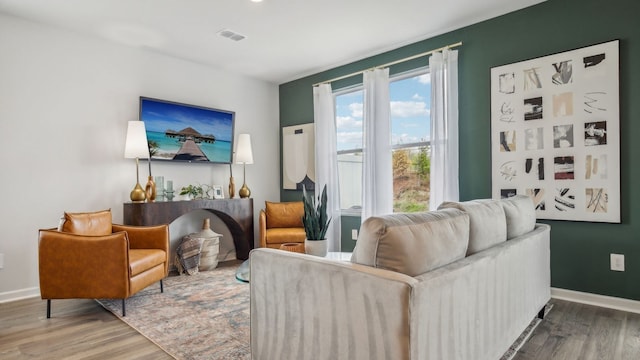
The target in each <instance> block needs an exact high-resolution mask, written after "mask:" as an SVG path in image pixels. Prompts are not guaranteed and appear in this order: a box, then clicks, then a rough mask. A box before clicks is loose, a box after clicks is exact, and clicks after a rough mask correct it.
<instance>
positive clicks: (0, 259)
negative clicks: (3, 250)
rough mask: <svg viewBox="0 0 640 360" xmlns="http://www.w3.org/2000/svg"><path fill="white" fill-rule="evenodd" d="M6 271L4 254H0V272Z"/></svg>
mask: <svg viewBox="0 0 640 360" xmlns="http://www.w3.org/2000/svg"><path fill="white" fill-rule="evenodd" d="M2 269H4V254H0V270H2Z"/></svg>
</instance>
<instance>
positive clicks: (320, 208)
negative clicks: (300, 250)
mask: <svg viewBox="0 0 640 360" xmlns="http://www.w3.org/2000/svg"><path fill="white" fill-rule="evenodd" d="M302 202H303V204H304V216H302V224H303V225H304V231H305V233H306V235H307V238H306V239H305V244H304V247H305V252H306V253H307V254H310V255H316V256H326V255H327V236H326V234H327V230H328V229H329V224H330V223H331V218H329V216H328V215H327V185H325V186H324V187H323V188H322V194H321V195H320V196H318V203H317V204H316V202H315V199H314V198H313V195H309V194H307V190H306V188H305V187H304V186H303V187H302Z"/></svg>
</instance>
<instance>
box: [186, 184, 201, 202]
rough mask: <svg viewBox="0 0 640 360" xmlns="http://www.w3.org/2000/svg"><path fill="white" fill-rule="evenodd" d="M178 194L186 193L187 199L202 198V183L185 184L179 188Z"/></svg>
mask: <svg viewBox="0 0 640 360" xmlns="http://www.w3.org/2000/svg"><path fill="white" fill-rule="evenodd" d="M180 195H188V196H189V199H191V200H194V199H202V198H203V197H204V190H203V189H202V185H191V184H189V185H187V186H183V187H182V189H180Z"/></svg>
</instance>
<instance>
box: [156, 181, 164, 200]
mask: <svg viewBox="0 0 640 360" xmlns="http://www.w3.org/2000/svg"><path fill="white" fill-rule="evenodd" d="M154 182H155V184H156V200H159V201H162V200H164V176H156V177H155V181H154Z"/></svg>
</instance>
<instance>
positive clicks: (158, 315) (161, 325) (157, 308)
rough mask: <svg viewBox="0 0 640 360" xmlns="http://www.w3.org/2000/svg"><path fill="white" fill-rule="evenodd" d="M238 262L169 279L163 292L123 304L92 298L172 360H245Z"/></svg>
mask: <svg viewBox="0 0 640 360" xmlns="http://www.w3.org/2000/svg"><path fill="white" fill-rule="evenodd" d="M238 265H239V262H232V265H225V264H224V263H221V264H220V266H219V267H218V268H216V269H215V270H211V271H204V272H199V273H197V274H194V275H181V276H169V277H168V278H166V279H165V280H164V281H163V283H164V293H160V289H159V286H156V285H152V286H149V287H148V288H146V289H144V290H142V291H140V292H139V293H137V294H136V295H134V296H132V297H130V298H128V299H127V300H126V306H127V315H126V316H125V317H122V301H121V300H106V299H101V300H97V301H98V303H100V304H101V305H102V306H103V307H104V308H106V309H107V310H109V311H111V312H112V313H113V314H114V315H116V316H117V317H118V318H120V319H121V320H122V321H124V322H125V323H127V324H128V325H129V326H131V327H132V328H134V329H135V330H136V331H138V332H139V333H141V334H142V335H144V336H145V337H147V338H148V339H149V340H151V341H152V342H154V343H155V344H156V345H158V346H159V347H160V348H162V349H163V350H164V351H165V352H166V353H168V354H169V355H171V356H173V357H174V358H176V359H185V360H191V359H194V360H195V359H225V360H227V359H250V358H251V350H250V346H249V337H250V334H249V329H250V325H249V284H247V283H243V282H240V281H238V280H236V278H235V273H236V269H237V267H238Z"/></svg>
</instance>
